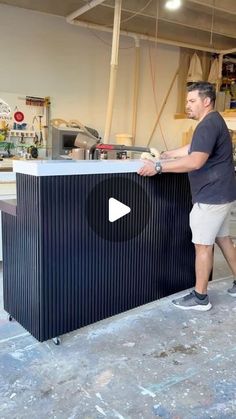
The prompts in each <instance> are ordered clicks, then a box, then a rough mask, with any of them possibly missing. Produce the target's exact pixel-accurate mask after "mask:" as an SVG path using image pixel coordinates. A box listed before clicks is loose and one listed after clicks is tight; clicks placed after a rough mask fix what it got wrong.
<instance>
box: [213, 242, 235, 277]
mask: <svg viewBox="0 0 236 419" xmlns="http://www.w3.org/2000/svg"><path fill="white" fill-rule="evenodd" d="M216 243H217V244H218V246H219V248H220V250H221V251H222V253H223V255H224V257H225V259H226V261H227V263H228V265H229V267H230V269H231V271H232V273H233V275H234V276H235V277H236V248H235V247H234V244H233V241H232V240H231V238H230V237H229V236H226V237H216Z"/></svg>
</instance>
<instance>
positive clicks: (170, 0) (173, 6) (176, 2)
mask: <svg viewBox="0 0 236 419" xmlns="http://www.w3.org/2000/svg"><path fill="white" fill-rule="evenodd" d="M181 4H182V1H181V0H167V2H166V4H165V8H166V9H169V10H177V9H178V8H179V7H180V6H181Z"/></svg>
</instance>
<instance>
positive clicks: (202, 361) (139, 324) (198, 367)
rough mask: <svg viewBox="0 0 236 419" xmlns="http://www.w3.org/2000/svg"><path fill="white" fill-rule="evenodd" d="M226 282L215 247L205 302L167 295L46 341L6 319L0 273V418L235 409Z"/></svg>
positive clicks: (208, 413)
mask: <svg viewBox="0 0 236 419" xmlns="http://www.w3.org/2000/svg"><path fill="white" fill-rule="evenodd" d="M233 227H234V226H233ZM235 231H236V229H235ZM231 282H232V277H231V276H230V272H229V270H228V268H227V266H226V264H225V263H224V261H223V258H222V256H221V255H220V253H219V252H218V250H217V249H216V251H215V267H214V280H213V281H212V282H211V283H210V285H209V295H210V299H211V302H212V303H213V308H212V310H210V311H209V312H205V313H198V312H191V311H188V312H185V311H181V310H179V309H177V308H175V307H174V306H172V305H171V300H172V299H173V296H170V297H167V298H163V299H161V300H158V301H155V302H153V303H150V304H147V305H145V306H142V307H139V308H136V309H134V310H131V311H129V312H126V313H122V314H120V315H117V316H115V317H112V318H109V319H106V320H104V321H101V322H99V323H96V324H93V325H90V326H88V327H85V328H83V329H80V330H77V331H75V332H72V333H68V334H66V335H64V336H63V337H62V344H61V345H60V346H56V345H55V344H54V343H53V342H52V341H47V342H44V343H39V342H37V341H36V340H35V339H34V338H33V337H32V336H31V335H30V334H29V333H27V332H26V331H25V330H24V329H23V328H22V327H21V326H20V325H19V324H18V323H17V322H15V321H13V322H9V321H8V316H7V313H5V312H4V310H3V308H2V273H1V295H0V300H1V301H0V360H1V363H0V418H1V419H8V418H9V419H10V418H11V419H23V418H25V419H29V418H38V419H44V418H45V419H46V418H55V419H100V418H101V419H102V418H106V419H113V418H118V419H138V418H143V419H152V418H165V419H193V418H196V419H208V418H217V419H218V418H219V419H231V418H232V419H233V418H234V419H235V418H236V339H235V315H236V298H232V297H230V296H229V295H227V293H226V290H227V288H228V287H229V286H230V285H231ZM184 293H185V292H181V293H179V295H183V294H184Z"/></svg>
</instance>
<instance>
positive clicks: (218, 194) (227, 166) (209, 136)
mask: <svg viewBox="0 0 236 419" xmlns="http://www.w3.org/2000/svg"><path fill="white" fill-rule="evenodd" d="M193 151H199V152H203V153H207V154H209V158H208V160H207V161H206V163H205V164H204V165H203V166H202V167H201V168H200V169H198V170H194V171H193V172H190V173H189V174H188V175H189V181H190V186H191V192H192V199H193V203H195V202H199V203H203V204H225V203H227V202H232V201H234V200H236V179H235V172H234V165H233V153H232V141H231V138H230V135H229V131H228V128H227V126H226V123H225V121H224V119H223V118H222V116H221V115H220V114H219V113H218V112H216V111H213V112H209V113H208V114H207V115H206V116H205V118H204V119H203V120H202V121H201V122H200V123H199V124H198V126H197V127H196V129H195V131H194V134H193V139H192V142H191V145H190V150H189V153H190V154H191V153H192V152H193Z"/></svg>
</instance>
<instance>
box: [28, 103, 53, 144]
mask: <svg viewBox="0 0 236 419" xmlns="http://www.w3.org/2000/svg"><path fill="white" fill-rule="evenodd" d="M25 103H26V105H28V106H33V107H35V113H36V115H35V117H34V121H35V118H36V119H38V121H39V137H38V136H37V137H36V135H35V139H34V143H35V144H37V143H39V145H42V144H43V130H42V128H43V127H42V118H43V116H44V107H45V106H46V107H49V105H50V101H49V98H40V97H34V96H26V99H25ZM45 128H47V125H46V126H45Z"/></svg>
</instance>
